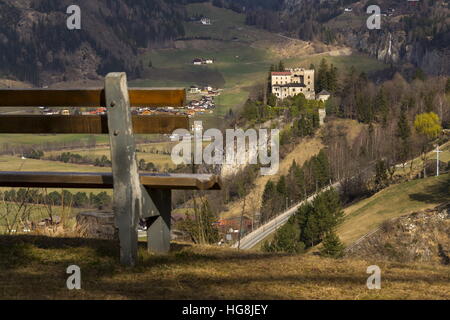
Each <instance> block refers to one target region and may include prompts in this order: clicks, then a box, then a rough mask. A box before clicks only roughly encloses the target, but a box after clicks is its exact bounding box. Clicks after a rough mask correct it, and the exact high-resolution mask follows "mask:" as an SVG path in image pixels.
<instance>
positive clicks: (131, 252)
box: [105, 72, 143, 266]
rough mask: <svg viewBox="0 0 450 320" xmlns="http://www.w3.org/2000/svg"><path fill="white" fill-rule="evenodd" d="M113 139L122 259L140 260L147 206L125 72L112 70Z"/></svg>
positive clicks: (109, 93) (130, 263)
mask: <svg viewBox="0 0 450 320" xmlns="http://www.w3.org/2000/svg"><path fill="white" fill-rule="evenodd" d="M105 97H106V104H107V105H108V107H107V109H106V110H107V115H108V129H109V140H110V145H111V162H112V174H113V182H114V193H113V209H114V216H115V219H116V225H117V227H118V228H119V241H120V262H121V263H122V264H124V265H127V266H134V265H136V263H137V241H138V234H137V224H138V221H139V218H140V217H141V211H142V207H143V193H142V187H141V184H140V182H139V174H138V167H137V161H136V146H135V143H134V137H133V123H132V120H131V110H130V108H129V107H130V98H129V96H128V90H127V76H126V74H125V73H119V72H114V73H109V74H108V75H107V76H106V78H105Z"/></svg>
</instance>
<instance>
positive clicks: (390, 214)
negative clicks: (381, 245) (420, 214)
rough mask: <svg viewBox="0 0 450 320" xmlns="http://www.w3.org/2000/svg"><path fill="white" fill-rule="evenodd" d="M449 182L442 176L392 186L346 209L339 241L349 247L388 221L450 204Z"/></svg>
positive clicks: (339, 230)
mask: <svg viewBox="0 0 450 320" xmlns="http://www.w3.org/2000/svg"><path fill="white" fill-rule="evenodd" d="M449 179H450V175H449V174H445V175H442V176H440V177H430V178H427V179H418V180H412V181H409V182H405V183H401V184H398V185H393V186H390V187H388V188H386V189H384V190H382V191H380V192H378V193H377V194H375V195H373V196H372V197H370V198H368V199H364V200H362V201H360V202H358V203H356V204H354V205H352V206H350V207H348V208H346V209H345V221H344V223H343V224H342V225H341V226H340V227H339V228H338V230H337V231H338V232H337V233H338V235H339V237H340V238H341V240H342V241H343V242H344V243H345V244H347V245H348V244H350V243H352V242H354V241H356V240H358V239H359V238H360V237H362V236H363V235H365V234H366V233H368V232H370V231H371V230H373V229H376V228H377V227H379V226H380V225H381V224H382V223H383V222H384V221H386V220H388V219H392V218H395V217H399V216H402V215H405V214H408V213H411V212H415V211H419V210H424V209H430V208H433V207H435V206H437V205H439V204H441V203H443V202H447V201H450V180H449Z"/></svg>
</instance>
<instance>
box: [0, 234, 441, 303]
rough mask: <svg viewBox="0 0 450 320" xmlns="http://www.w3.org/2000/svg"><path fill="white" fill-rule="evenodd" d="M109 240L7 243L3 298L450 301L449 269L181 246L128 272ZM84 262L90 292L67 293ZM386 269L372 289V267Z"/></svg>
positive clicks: (144, 256) (0, 241)
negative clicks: (71, 273)
mask: <svg viewBox="0 0 450 320" xmlns="http://www.w3.org/2000/svg"><path fill="white" fill-rule="evenodd" d="M117 256H118V252H117V246H116V245H115V244H114V243H112V242H108V241H97V240H86V239H62V238H46V237H37V236H10V237H0V284H1V286H0V299H450V292H449V290H448V283H449V281H450V274H449V270H448V267H442V266H435V265H419V264H410V265H405V264H399V263H388V262H382V261H363V260H330V259H324V258H320V257H316V256H291V255H280V254H262V253H256V252H251V253H242V252H238V251H234V250H230V249H217V248H212V247H188V246H184V247H183V246H181V245H177V248H176V249H175V250H174V252H172V253H171V254H170V255H168V256H157V255H151V254H148V253H146V251H145V250H144V248H141V250H140V260H141V262H140V264H139V266H138V267H137V268H135V269H127V268H123V267H121V266H120V265H119V264H118V262H117V261H116V258H115V257H117ZM72 264H77V265H79V266H80V268H81V272H82V290H80V291H76V290H74V291H69V290H67V289H66V279H67V276H68V275H67V274H66V273H65V271H66V268H67V267H68V266H69V265H72ZM372 264H377V265H379V266H380V268H381V270H382V289H381V290H368V289H367V287H366V279H367V277H368V275H367V274H366V268H367V266H369V265H372Z"/></svg>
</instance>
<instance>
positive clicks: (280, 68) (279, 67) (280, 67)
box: [278, 60, 286, 72]
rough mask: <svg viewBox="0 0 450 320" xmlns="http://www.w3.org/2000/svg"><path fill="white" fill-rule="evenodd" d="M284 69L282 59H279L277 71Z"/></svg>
mask: <svg viewBox="0 0 450 320" xmlns="http://www.w3.org/2000/svg"><path fill="white" fill-rule="evenodd" d="M285 70H286V68H285V66H284V63H283V61H281V60H280V62H279V63H278V71H279V72H283V71H285Z"/></svg>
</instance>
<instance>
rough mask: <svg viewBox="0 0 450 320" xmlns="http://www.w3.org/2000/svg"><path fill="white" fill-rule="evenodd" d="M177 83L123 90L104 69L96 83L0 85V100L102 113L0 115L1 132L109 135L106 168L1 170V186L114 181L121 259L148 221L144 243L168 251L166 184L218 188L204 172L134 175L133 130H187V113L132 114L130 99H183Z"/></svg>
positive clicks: (126, 259)
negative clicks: (109, 168)
mask: <svg viewBox="0 0 450 320" xmlns="http://www.w3.org/2000/svg"><path fill="white" fill-rule="evenodd" d="M185 99H186V92H185V90H184V89H131V88H130V89H128V87H127V80H126V75H125V73H110V74H108V75H107V76H106V78H105V87H104V88H101V89H76V90H54V89H18V90H17V89H1V90H0V107H32V106H33V107H35V106H46V107H101V106H103V107H106V109H107V115H105V116H101V115H87V116H75V115H50V116H44V115H0V133H29V134H43V133H47V134H48V133H54V134H62V133H71V134H73V133H79V134H82V133H84V134H86V133H88V134H102V133H105V134H109V137H110V146H111V161H112V172H111V173H84V172H11V171H6V172H5V171H0V186H2V187H30V188H55V187H57V188H100V189H107V188H113V190H114V191H113V211H114V215H115V219H116V225H117V226H118V228H119V241H120V260H121V263H123V264H125V265H130V266H133V265H135V264H136V259H137V241H138V234H137V224H138V221H139V219H146V221H147V245H148V249H149V250H150V251H153V252H158V253H166V252H168V251H169V250H170V222H171V190H173V189H191V190H219V189H220V187H221V185H220V180H219V178H218V177H217V176H214V175H208V174H148V173H146V174H139V173H138V166H137V160H136V146H135V141H134V136H133V134H135V133H139V134H144V133H145V134H151V133H167V134H170V133H172V132H173V131H174V130H176V129H189V119H188V117H187V116H178V115H164V116H160V115H158V116H132V115H131V108H130V107H131V106H140V107H152V108H155V107H159V106H178V107H180V106H184V103H185Z"/></svg>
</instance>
